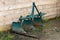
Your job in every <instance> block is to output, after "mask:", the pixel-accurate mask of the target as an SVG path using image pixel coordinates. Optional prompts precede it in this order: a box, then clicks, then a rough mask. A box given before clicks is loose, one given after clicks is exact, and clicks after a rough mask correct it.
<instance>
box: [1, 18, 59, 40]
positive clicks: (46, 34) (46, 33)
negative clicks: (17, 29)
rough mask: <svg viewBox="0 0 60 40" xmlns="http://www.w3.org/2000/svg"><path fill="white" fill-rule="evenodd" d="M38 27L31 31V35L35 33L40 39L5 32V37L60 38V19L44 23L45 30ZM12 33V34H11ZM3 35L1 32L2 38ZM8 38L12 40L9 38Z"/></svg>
mask: <svg viewBox="0 0 60 40" xmlns="http://www.w3.org/2000/svg"><path fill="white" fill-rule="evenodd" d="M39 30H40V29H38V28H37V30H35V31H30V34H31V35H35V36H36V37H38V38H39V39H35V38H31V37H26V36H22V35H18V34H3V36H4V35H5V37H6V36H7V35H8V38H10V39H11V40H60V19H54V20H50V21H48V22H45V23H44V27H43V31H42V32H41V31H39ZM9 35H10V36H9ZM2 38H4V37H2V35H1V34H0V40H5V39H2ZM8 38H7V40H10V39H8Z"/></svg>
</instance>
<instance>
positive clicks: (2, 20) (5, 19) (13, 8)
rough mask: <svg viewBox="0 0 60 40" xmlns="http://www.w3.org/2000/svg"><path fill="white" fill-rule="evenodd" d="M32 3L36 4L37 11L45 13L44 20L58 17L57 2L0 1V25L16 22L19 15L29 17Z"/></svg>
mask: <svg viewBox="0 0 60 40" xmlns="http://www.w3.org/2000/svg"><path fill="white" fill-rule="evenodd" d="M32 2H35V3H36V5H37V7H38V9H39V11H42V12H44V13H47V14H46V15H44V16H43V17H44V18H53V17H56V16H60V1H59V0H0V25H6V24H11V23H12V22H13V21H18V19H19V17H20V16H21V15H22V16H26V15H29V14H30V13H31V8H32ZM35 14H36V11H35ZM0 28H1V27H0Z"/></svg>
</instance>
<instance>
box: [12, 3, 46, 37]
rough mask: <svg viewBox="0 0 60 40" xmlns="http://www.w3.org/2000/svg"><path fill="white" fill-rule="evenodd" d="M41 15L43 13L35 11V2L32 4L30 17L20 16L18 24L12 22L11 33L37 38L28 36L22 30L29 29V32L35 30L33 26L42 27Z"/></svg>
mask: <svg viewBox="0 0 60 40" xmlns="http://www.w3.org/2000/svg"><path fill="white" fill-rule="evenodd" d="M35 9H36V11H37V14H35V15H34V10H35ZM43 15H45V13H42V12H40V11H39V10H38V9H37V6H36V5H35V2H33V3H32V12H31V14H30V15H27V16H26V17H23V16H20V18H19V21H18V22H12V32H13V33H16V34H19V35H23V36H28V37H32V38H37V37H36V36H33V35H29V34H28V33H27V31H25V30H24V28H26V29H29V30H35V29H36V27H35V26H39V27H43V19H42V16H43ZM23 27H24V28H23ZM41 31H42V29H41Z"/></svg>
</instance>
